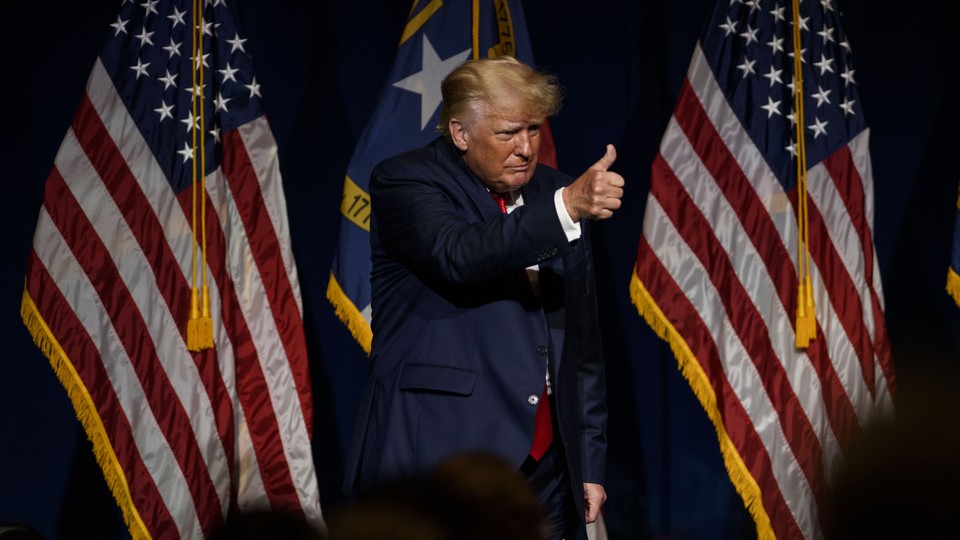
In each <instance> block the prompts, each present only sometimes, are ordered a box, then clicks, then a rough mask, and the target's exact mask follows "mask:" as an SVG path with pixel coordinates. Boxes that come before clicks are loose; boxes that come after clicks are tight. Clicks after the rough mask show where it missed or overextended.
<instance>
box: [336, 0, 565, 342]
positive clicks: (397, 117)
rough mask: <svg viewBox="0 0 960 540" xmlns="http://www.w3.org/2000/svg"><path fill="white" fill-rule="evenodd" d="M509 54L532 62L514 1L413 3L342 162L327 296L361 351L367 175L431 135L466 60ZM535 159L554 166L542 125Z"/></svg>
mask: <svg viewBox="0 0 960 540" xmlns="http://www.w3.org/2000/svg"><path fill="white" fill-rule="evenodd" d="M503 55H510V56H515V57H517V58H518V59H519V60H521V61H523V62H524V63H526V64H529V65H534V63H533V55H532V52H531V49H530V42H529V38H528V36H527V30H526V22H525V20H524V16H523V9H522V7H521V6H520V2H519V0H509V1H508V0H472V1H471V0H453V1H450V2H441V1H439V0H417V1H414V3H413V7H412V8H411V10H410V15H409V17H408V20H407V24H406V27H405V28H404V31H403V34H402V36H401V38H400V43H399V44H398V46H397V54H396V57H395V59H394V63H393V66H392V67H391V69H390V74H389V76H388V79H387V81H386V83H385V85H384V87H383V89H382V90H381V94H380V100H379V102H378V104H377V107H376V109H375V110H374V113H373V116H372V118H371V119H370V121H369V123H368V124H367V126H366V128H365V129H364V131H363V133H362V134H361V136H360V140H359V141H358V143H357V146H356V148H355V149H354V152H353V156H352V157H351V159H350V162H349V164H348V165H347V173H346V178H345V180H344V187H343V198H342V200H341V205H340V213H341V218H340V229H339V238H338V241H337V250H336V252H335V253H334V257H333V262H332V264H331V271H330V279H329V284H328V286H327V298H328V299H329V300H330V302H331V304H332V305H333V306H334V308H335V309H336V312H337V316H338V317H339V318H340V320H341V321H343V322H344V324H346V326H347V328H349V329H350V331H351V333H352V334H353V336H354V338H355V339H356V340H357V342H358V343H359V344H360V346H361V347H363V349H364V350H365V351H367V352H368V353H369V352H370V344H371V341H372V339H373V333H372V331H371V329H370V319H371V313H370V270H371V264H370V225H369V220H370V195H369V191H368V188H367V186H368V183H369V179H370V173H371V172H372V171H373V168H374V167H375V166H376V165H377V163H379V162H380V161H381V160H383V159H385V158H387V157H390V156H393V155H396V154H399V153H400V152H402V151H404V150H409V149H411V148H416V147H418V146H423V145H425V144H427V143H429V142H430V141H432V140H433V139H434V138H435V137H436V136H437V131H436V124H437V121H438V119H439V115H440V104H441V96H440V82H441V81H442V80H443V78H444V77H445V76H446V75H447V74H448V73H449V72H450V71H452V70H453V69H454V68H455V67H457V66H458V65H460V64H462V63H463V62H464V61H466V60H468V59H471V58H487V57H496V56H503ZM543 133H544V140H543V143H542V145H541V150H540V162H541V163H546V164H547V165H551V166H554V167H556V157H555V151H554V147H553V142H552V138H551V136H550V131H549V126H547V129H545V130H544V131H543Z"/></svg>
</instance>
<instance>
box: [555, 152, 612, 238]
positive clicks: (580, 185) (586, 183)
mask: <svg viewBox="0 0 960 540" xmlns="http://www.w3.org/2000/svg"><path fill="white" fill-rule="evenodd" d="M616 159H617V150H616V149H615V148H614V147H613V145H612V144H608V145H607V152H606V153H605V154H604V155H603V157H602V158H600V161H597V162H596V163H594V164H593V165H592V166H591V167H590V168H589V169H587V171H586V172H584V173H583V174H582V175H580V178H577V179H576V180H575V181H574V182H573V183H572V184H570V186H569V187H567V189H565V190H563V204H564V206H566V207H567V213H569V214H570V217H571V218H573V221H574V222H579V221H580V220H581V219H607V218H608V217H610V216H612V215H613V212H614V210H617V209H618V208H620V199H621V198H622V197H623V185H624V181H623V177H622V176H620V175H619V174H617V173H615V172H613V171H611V170H609V169H610V166H611V165H613V162H614V161H616Z"/></svg>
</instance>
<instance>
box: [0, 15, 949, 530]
mask: <svg viewBox="0 0 960 540" xmlns="http://www.w3.org/2000/svg"><path fill="white" fill-rule="evenodd" d="M837 1H838V3H839V8H840V10H841V11H842V13H843V17H844V29H845V31H846V33H847V35H848V36H849V39H850V43H851V46H852V50H853V64H854V68H855V70H856V72H855V76H856V80H857V82H858V84H859V89H860V97H861V99H862V106H863V112H864V114H865V115H866V117H867V122H868V124H869V125H870V128H871V139H870V142H871V152H872V159H873V172H874V180H875V187H876V223H875V236H874V238H875V242H876V248H877V255H878V258H879V263H880V272H881V275H882V278H883V285H884V289H885V293H886V314H887V327H888V330H889V334H890V339H891V342H892V348H893V358H894V362H895V365H896V369H897V375H898V386H899V388H898V390H899V393H900V396H901V399H908V398H909V397H910V396H913V395H918V394H921V393H923V392H925V391H926V386H925V385H926V384H928V382H929V381H930V380H936V381H939V382H940V383H942V384H946V385H948V386H949V385H953V384H955V383H956V382H957V381H958V377H957V363H958V360H960V308H958V307H957V306H956V305H954V303H953V301H952V299H951V298H950V297H949V296H948V295H947V294H946V292H945V291H944V284H945V279H946V273H947V268H948V266H949V260H950V250H951V245H952V234H953V220H954V217H955V215H956V199H957V182H958V180H960V173H958V172H957V167H956V166H955V161H956V160H955V155H956V148H957V147H958V143H960V135H958V133H960V130H958V129H957V123H958V121H960V114H958V104H957V103H958V101H957V99H956V89H957V88H958V84H957V83H958V77H957V69H956V66H957V58H958V57H960V54H958V53H960V46H958V41H957V38H956V37H955V36H956V32H955V31H954V28H953V26H952V25H953V24H954V23H955V21H956V20H957V15H958V7H957V4H955V3H954V2H949V1H947V0H940V1H934V2H932V3H925V4H923V7H922V8H920V7H913V6H912V5H909V4H900V5H896V6H895V7H897V8H898V9H893V7H894V6H890V7H888V5H887V4H885V3H883V4H878V3H877V2H875V0H837ZM238 4H239V7H240V11H241V16H242V17H243V22H244V24H245V26H246V29H247V33H248V36H247V37H248V42H247V43H246V46H247V47H248V50H250V51H251V52H252V54H253V56H254V61H255V63H256V67H257V73H258V82H260V84H261V87H262V94H263V97H264V100H265V102H266V107H267V110H268V114H269V120H270V124H271V126H272V128H273V131H274V135H275V137H276V140H277V144H278V146H279V152H280V167H281V172H282V176H283V181H284V188H285V192H286V197H287V205H288V212H289V220H290V226H291V231H292V238H293V249H294V255H295V257H296V263H297V265H298V271H299V275H300V279H301V286H302V292H303V301H304V302H303V303H304V324H305V326H306V331H307V340H308V348H309V353H310V367H311V370H312V376H313V381H314V382H313V386H314V388H313V390H314V394H313V395H314V407H315V410H314V416H315V420H314V440H313V443H314V455H315V458H316V465H317V472H318V477H319V484H320V490H321V498H322V505H323V509H324V511H325V512H329V511H330V510H331V509H332V508H334V507H336V506H337V505H338V504H340V503H341V502H342V499H341V496H340V494H339V485H340V481H341V474H342V462H343V458H344V454H345V452H346V450H347V445H348V443H349V440H350V435H351V432H352V427H353V417H354V414H355V412H356V407H357V401H358V396H359V393H360V389H361V386H362V383H363V380H364V376H365V369H366V357H365V354H364V353H363V351H362V350H361V348H360V347H359V346H358V345H357V344H356V343H355V342H354V341H353V338H352V337H351V335H350V333H349V331H348V330H347V329H346V327H344V326H343V324H341V323H340V321H339V320H337V319H336V317H335V315H334V312H333V308H332V307H331V306H330V304H329V303H328V302H327V300H326V298H325V292H326V285H327V280H328V276H329V271H330V261H331V257H332V255H333V252H334V249H335V243H336V239H337V230H336V228H337V226H338V223H339V206H340V197H341V191H342V187H343V176H344V172H345V169H346V166H347V162H348V160H349V159H350V155H351V153H352V151H353V147H354V145H355V144H356V141H357V139H358V137H359V135H360V132H361V130H362V129H363V127H364V125H365V124H366V122H367V121H368V119H369V117H370V114H371V113H372V111H373V108H374V106H375V104H376V100H377V94H378V92H379V89H380V88H381V86H382V85H383V83H384V78H385V77H386V75H387V71H388V70H389V67H390V62H391V61H392V59H393V55H394V52H395V47H396V44H397V43H398V40H399V38H400V34H401V32H402V30H403V27H404V24H405V19H406V16H407V13H408V11H409V9H410V6H409V5H408V3H407V2H402V1H398V0H367V1H359V2H328V1H321V2H299V1H295V0H276V1H273V2H258V1H255V0H243V1H238ZM712 4H713V2H712V1H708V0H683V1H676V0H641V1H637V0H595V1H593V2H588V3H584V2H572V1H560V2H557V1H550V0H526V1H525V2H524V5H523V8H524V12H525V15H526V21H527V26H528V30H529V33H530V39H531V42H532V46H533V52H534V57H535V58H536V60H537V62H538V64H539V66H540V67H541V68H543V69H546V70H548V71H551V72H553V73H555V74H557V75H558V76H559V77H560V79H561V80H562V81H563V82H564V84H565V86H566V92H567V99H566V101H565V104H564V108H563V110H562V111H561V113H560V114H559V115H558V116H557V117H556V118H555V119H553V120H552V127H553V132H554V136H555V140H556V147H557V154H558V161H559V165H560V168H561V169H563V170H566V171H567V172H570V173H573V174H579V172H581V171H582V170H583V169H585V168H586V167H587V166H589V165H590V164H591V163H593V162H594V161H595V160H596V156H597V155H599V153H600V152H602V149H603V146H604V144H606V143H608V142H609V143H613V144H615V145H616V146H617V149H618V155H619V157H618V159H617V162H616V165H615V166H614V169H615V170H617V171H618V172H620V173H621V174H623V176H624V177H626V180H627V187H626V195H625V197H624V204H623V208H622V210H621V211H620V212H618V213H617V214H616V215H615V216H614V218H613V219H610V220H608V221H605V222H603V223H601V224H600V225H599V227H596V228H595V233H596V239H595V246H596V256H597V274H598V276H597V277H598V281H599V290H600V302H601V315H602V323H603V331H604V339H605V343H604V350H605V354H606V360H607V363H608V370H609V387H610V393H609V401H610V407H611V415H610V453H609V465H608V479H607V491H608V494H609V496H610V499H609V501H608V503H607V506H606V508H605V515H606V520H607V526H608V529H609V531H610V536H611V538H615V539H618V538H623V539H632V538H666V537H671V538H710V539H716V538H742V537H749V536H750V535H751V534H753V524H752V522H751V521H750V518H749V516H748V514H747V513H746V512H745V511H744V510H743V505H742V502H741V500H740V498H739V497H738V496H737V495H736V493H735V492H734V490H733V488H732V485H731V483H730V481H729V479H728V478H727V475H726V471H725V469H724V467H723V463H722V460H721V456H720V452H719V449H718V447H717V442H716V435H715V433H714V431H713V427H712V425H711V424H710V422H709V421H708V419H707V418H706V416H705V415H704V413H703V411H702V409H701V408H700V406H699V404H698V402H697V401H696V399H695V398H694V396H693V394H692V392H691V390H690V388H689V386H688V384H687V383H686V381H685V380H684V379H683V378H682V377H681V376H680V374H679V373H678V371H677V368H676V365H677V364H676V360H675V359H674V357H673V355H672V353H671V352H670V351H669V349H668V348H667V347H666V346H665V345H664V344H663V343H662V342H661V341H660V340H659V338H658V337H656V335H655V334H654V333H653V332H652V331H651V330H650V329H649V328H648V327H647V325H646V323H645V322H644V321H643V319H641V317H640V316H639V315H638V314H637V310H636V308H635V307H634V306H633V305H632V304H631V302H630V296H629V290H628V285H629V281H630V276H631V270H632V268H633V264H634V261H635V257H636V249H637V242H638V239H639V236H640V229H641V222H642V218H643V209H644V203H645V200H646V196H647V190H648V186H649V177H650V165H651V162H652V160H653V157H654V155H655V154H656V151H657V147H658V145H659V142H660V138H661V136H662V134H663V131H664V129H665V126H666V123H667V121H668V119H669V117H670V114H671V112H672V110H673V108H674V104H675V100H676V98H677V95H678V93H679V89H680V85H681V83H682V81H683V77H684V74H685V72H686V69H687V66H688V64H689V61H690V55H691V52H692V51H693V47H694V45H695V42H696V40H697V38H698V36H699V35H700V34H701V31H702V26H703V24H704V23H705V20H706V18H707V16H708V14H709V10H710V9H711V8H712ZM768 4H769V5H768ZM773 4H774V2H773V1H772V0H760V2H759V7H760V8H761V9H766V10H770V9H773V8H774V5H773ZM908 6H909V7H908ZM118 8H119V1H99V0H97V1H89V2H56V3H35V2H16V3H12V4H9V5H7V6H6V9H5V13H6V20H7V21H8V23H9V24H8V26H9V25H16V26H17V27H19V31H17V32H13V31H10V28H8V29H7V31H6V32H4V33H3V34H2V36H0V43H2V47H3V49H2V50H3V51H4V52H5V54H6V55H7V56H6V57H5V61H6V62H5V65H6V66H7V68H6V69H5V70H4V75H3V77H2V81H3V82H2V84H0V92H2V96H3V100H2V103H3V104H4V112H5V115H4V125H3V144H2V145H0V152H2V156H3V160H2V162H0V166H2V167H3V173H2V174H3V178H4V180H5V182H4V185H5V186H7V187H6V189H8V190H10V192H8V193H7V194H6V195H5V196H3V197H2V199H3V203H2V204H3V211H2V213H3V217H4V221H3V223H5V227H4V231H5V235H4V255H3V257H2V259H3V263H2V272H3V273H2V279H0V321H2V324H0V329H2V330H0V332H2V336H3V346H4V353H3V355H2V360H0V524H3V523H12V522H21V523H27V524H29V525H31V526H33V527H35V528H37V529H39V530H40V531H41V532H42V533H43V534H44V535H45V536H46V537H47V538H56V537H59V538H70V537H73V536H77V537H98V538H123V537H125V536H126V535H127V533H126V529H125V527H124V525H123V523H122V520H121V517H120V513H119V511H118V509H117V507H116V505H115V504H114V502H113V500H112V498H111V495H110V493H109V491H108V490H107V488H106V485H105V484H104V481H103V479H102V475H101V473H100V470H99V469H98V467H97V465H96V464H95V462H94V459H93V457H92V455H91V453H90V443H89V442H87V441H86V439H85V437H84V436H83V433H82V430H80V429H79V423H78V421H77V420H76V418H75V417H74V413H73V409H72V407H71V405H70V402H69V400H68V399H67V396H66V393H65V391H64V389H63V387H62V386H61V385H60V383H59V382H58V381H57V379H56V377H55V375H54V372H53V370H52V369H51V367H50V364H49V363H48V361H47V360H46V358H44V357H43V355H42V354H41V353H40V351H39V350H38V349H37V348H36V347H35V346H34V345H33V343H32V341H31V338H30V336H29V334H28V333H27V331H26V329H25V327H24V326H23V324H22V323H21V321H20V317H19V306H20V300H21V295H22V290H23V277H24V270H25V264H26V258H27V254H28V252H29V250H30V245H31V241H32V236H33V232H34V227H35V225H36V222H37V215H38V211H39V208H40V204H41V200H42V190H43V181H44V179H45V178H46V176H47V174H48V173H49V172H50V169H51V166H52V164H53V158H54V155H55V154H56V151H57V148H58V147H59V145H60V142H61V140H62V139H63V136H64V134H65V133H66V130H67V128H68V126H69V124H70V121H71V119H72V117H73V113H74V110H75V109H76V107H77V105H78V103H79V100H80V96H81V95H82V92H83V88H84V85H85V83H86V80H87V76H88V74H89V72H90V68H91V66H92V65H93V61H94V58H95V56H96V55H97V54H98V52H99V51H100V49H101V47H102V45H103V42H104V39H105V38H106V36H107V32H108V31H109V30H110V28H109V26H108V25H109V24H110V23H111V22H113V21H114V20H115V18H116V15H117V11H118Z"/></svg>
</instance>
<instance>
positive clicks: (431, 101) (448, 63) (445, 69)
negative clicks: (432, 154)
mask: <svg viewBox="0 0 960 540" xmlns="http://www.w3.org/2000/svg"><path fill="white" fill-rule="evenodd" d="M470 51H471V50H470V49H465V50H463V51H461V52H459V53H457V54H455V55H453V56H451V57H450V58H447V59H446V60H441V59H440V56H438V55H437V51H436V50H434V48H433V45H432V44H431V43H430V40H429V39H428V38H427V36H426V35H424V36H423V64H422V66H423V67H422V69H421V70H420V71H418V72H417V73H414V74H413V75H410V76H409V77H407V78H405V79H402V80H399V81H397V82H395V83H393V86H396V87H397V88H402V89H404V90H409V91H410V92H415V93H417V94H420V129H421V130H422V129H424V128H425V127H427V123H428V122H430V118H431V117H433V113H434V112H436V110H437V107H438V106H439V105H440V102H441V101H442V100H443V98H442V97H441V95H440V83H441V82H442V81H443V78H444V77H446V76H447V74H449V73H450V72H451V71H453V68H455V67H457V66H459V65H460V64H462V63H463V62H464V61H465V60H466V59H467V57H468V56H469V55H470Z"/></svg>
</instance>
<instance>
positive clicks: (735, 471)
mask: <svg viewBox="0 0 960 540" xmlns="http://www.w3.org/2000/svg"><path fill="white" fill-rule="evenodd" d="M630 298H631V300H632V301H633V305H635V306H636V307H637V311H638V312H639V313H640V316H642V317H643V318H644V320H646V321H647V324H649V325H650V328H652V329H653V331H654V332H656V333H657V335H658V336H660V338H661V339H663V340H664V341H666V342H667V343H668V344H669V345H670V350H672V351H673V355H674V356H675V357H676V359H677V367H678V368H679V369H680V373H681V374H683V377H684V378H685V379H686V380H687V382H688V383H689V384H690V388H691V389H692V390H693V393H694V395H696V396H697V400H699V401H700V405H701V406H702V407H703V410H704V411H705V412H706V413H707V416H708V417H709V418H710V421H711V422H712V423H713V427H714V429H715V430H716V432H717V440H718V442H719V443H720V453H721V454H722V455H723V464H724V466H725V467H726V469H727V474H728V475H729V476H730V481H731V482H732V483H733V486H734V489H736V490H737V493H738V494H739V495H740V497H741V498H742V499H743V503H744V506H746V508H747V511H748V512H750V515H751V516H752V517H753V520H754V522H756V524H757V538H758V540H776V536H775V535H774V534H773V527H772V525H771V524H770V516H768V515H767V511H766V509H765V508H764V507H763V499H762V496H761V493H760V486H759V485H757V482H756V480H754V478H753V476H752V475H751V474H750V470H749V469H748V468H747V465H746V464H745V463H744V462H743V458H741V457H740V453H739V452H738V451H737V448H736V446H734V444H733V441H732V440H730V435H729V434H727V429H726V427H724V425H723V419H722V418H721V417H720V409H719V408H718V407H717V396H716V394H715V393H714V392H713V386H712V385H711V384H710V379H709V378H708V377H707V374H706V373H704V372H703V368H702V367H701V366H700V363H699V362H698V361H697V358H696V357H695V356H694V355H693V351H691V350H690V347H689V346H687V343H686V341H684V339H683V336H681V335H680V333H679V332H678V331H677V329H676V328H674V326H673V325H672V324H670V321H668V320H667V317H666V316H665V315H664V314H663V311H662V310H661V309H660V307H659V306H657V304H656V302H655V301H654V300H653V298H652V297H651V296H650V293H649V292H648V291H647V289H646V287H644V286H643V283H642V282H641V281H640V278H638V277H637V269H636V267H634V269H633V275H632V276H631V279H630Z"/></svg>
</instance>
